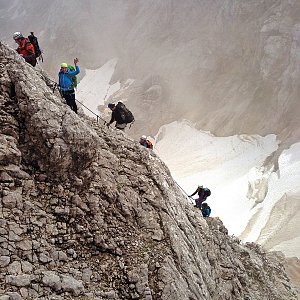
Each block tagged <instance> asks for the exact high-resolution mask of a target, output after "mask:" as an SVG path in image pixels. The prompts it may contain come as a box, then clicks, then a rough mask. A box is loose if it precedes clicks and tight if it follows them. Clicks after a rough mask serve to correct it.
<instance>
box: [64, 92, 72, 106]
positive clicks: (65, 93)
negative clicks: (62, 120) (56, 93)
mask: <svg viewBox="0 0 300 300" xmlns="http://www.w3.org/2000/svg"><path fill="white" fill-rule="evenodd" d="M63 97H64V98H65V99H66V102H67V104H68V105H69V106H70V107H71V109H73V107H72V98H71V95H70V93H68V92H64V93H63Z"/></svg>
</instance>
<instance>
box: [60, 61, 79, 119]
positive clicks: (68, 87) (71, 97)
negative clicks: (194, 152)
mask: <svg viewBox="0 0 300 300" xmlns="http://www.w3.org/2000/svg"><path fill="white" fill-rule="evenodd" d="M78 62H79V60H78V58H74V65H75V71H70V70H69V68H68V64H66V63H62V64H61V65H60V67H61V68H60V71H59V73H58V86H59V91H60V94H61V96H62V97H63V98H64V99H65V100H66V101H67V104H68V105H69V106H70V107H71V109H72V110H73V111H74V112H75V113H76V114H77V105H76V101H75V90H74V81H73V80H72V78H74V77H75V76H76V75H77V74H79V73H80V69H79V67H78V66H77V63H78Z"/></svg>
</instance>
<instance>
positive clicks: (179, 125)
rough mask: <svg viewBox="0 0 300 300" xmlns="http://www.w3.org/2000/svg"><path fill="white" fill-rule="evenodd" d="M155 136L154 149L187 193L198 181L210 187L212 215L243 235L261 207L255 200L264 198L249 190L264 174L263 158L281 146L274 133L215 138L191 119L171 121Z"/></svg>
mask: <svg viewBox="0 0 300 300" xmlns="http://www.w3.org/2000/svg"><path fill="white" fill-rule="evenodd" d="M156 140H157V143H156V145H155V151H156V152H157V153H158V155H159V156H160V157H161V158H162V159H163V160H164V161H165V163H166V164H167V165H168V167H169V168H170V171H171V173H172V175H173V176H174V178H175V179H176V180H177V182H178V183H179V185H180V186H181V187H182V188H183V189H184V190H185V191H186V192H187V193H188V194H191V193H192V192H194V190H195V189H196V187H197V185H198V184H203V185H204V186H207V187H209V188H210V189H211V191H212V195H211V197H210V198H208V203H209V205H210V206H211V208H212V216H219V217H220V218H221V219H222V220H223V222H224V223H225V225H226V226H227V228H228V229H229V231H230V232H231V233H234V234H236V235H239V234H240V233H241V232H242V231H243V230H244V228H245V227H246V226H247V224H248V221H249V220H250V219H251V217H252V216H253V214H255V213H256V212H257V207H254V205H255V202H256V201H257V200H260V199H256V198H255V197H250V198H249V197H247V195H248V189H249V186H251V184H252V182H253V181H255V180H256V179H257V177H259V174H264V172H263V170H262V169H263V166H262V165H263V163H264V161H265V159H266V158H267V157H268V156H269V155H270V154H271V153H272V152H274V151H275V150H276V149H277V148H278V144H277V141H276V136H275V135H273V134H271V135H267V136H265V137H261V136H259V135H251V136H250V135H235V136H229V137H216V136H214V135H212V134H210V133H209V132H203V131H199V130H197V129H195V128H194V127H193V126H192V125H191V124H189V123H188V122H173V123H171V124H168V125H165V126H163V127H161V129H160V131H159V133H158V134H157V136H156ZM252 195H253V193H252Z"/></svg>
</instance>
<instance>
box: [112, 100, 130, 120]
mask: <svg viewBox="0 0 300 300" xmlns="http://www.w3.org/2000/svg"><path fill="white" fill-rule="evenodd" d="M116 108H117V109H118V110H119V112H120V115H121V118H122V120H123V122H124V123H126V124H128V123H132V122H133V121H134V116H133V114H132V112H131V111H130V110H129V109H128V108H127V107H126V106H125V104H124V103H122V102H118V104H117V105H116Z"/></svg>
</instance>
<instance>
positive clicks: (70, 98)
mask: <svg viewBox="0 0 300 300" xmlns="http://www.w3.org/2000/svg"><path fill="white" fill-rule="evenodd" d="M61 95H62V97H63V98H64V99H66V102H67V104H68V105H69V106H70V107H71V109H72V110H73V111H74V112H75V113H76V114H77V105H76V101H75V91H74V89H73V90H70V91H61Z"/></svg>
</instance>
